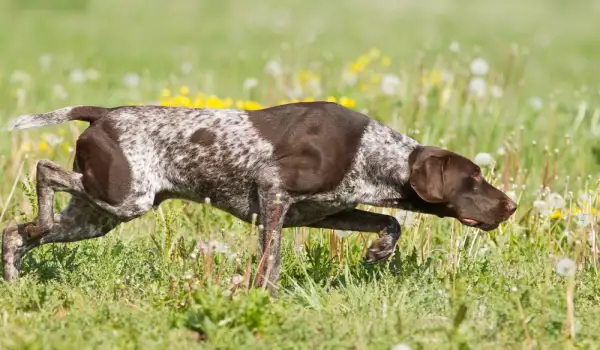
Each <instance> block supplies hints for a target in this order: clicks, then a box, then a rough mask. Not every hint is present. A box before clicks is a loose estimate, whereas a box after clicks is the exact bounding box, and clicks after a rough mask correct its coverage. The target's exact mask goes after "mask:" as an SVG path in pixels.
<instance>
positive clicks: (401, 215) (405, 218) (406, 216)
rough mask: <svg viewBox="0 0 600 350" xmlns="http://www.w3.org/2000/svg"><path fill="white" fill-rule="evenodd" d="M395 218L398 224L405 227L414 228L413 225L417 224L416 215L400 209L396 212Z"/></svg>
mask: <svg viewBox="0 0 600 350" xmlns="http://www.w3.org/2000/svg"><path fill="white" fill-rule="evenodd" d="M395 217H396V220H398V222H399V223H400V224H401V225H404V226H407V227H408V226H412V224H413V223H414V222H415V214H414V213H413V212H410V211H406V210H402V209H399V210H398V211H397V212H396V215H395Z"/></svg>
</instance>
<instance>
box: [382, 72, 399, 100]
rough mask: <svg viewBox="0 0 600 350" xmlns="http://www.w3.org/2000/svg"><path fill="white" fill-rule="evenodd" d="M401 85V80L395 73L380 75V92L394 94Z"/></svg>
mask: <svg viewBox="0 0 600 350" xmlns="http://www.w3.org/2000/svg"><path fill="white" fill-rule="evenodd" d="M401 85H402V81H401V80H400V78H399V77H398V76H397V75H393V74H385V75H384V76H382V77H381V92H383V93H384V94H386V95H388V96H392V95H396V94H397V93H398V92H399V91H400V86H401Z"/></svg>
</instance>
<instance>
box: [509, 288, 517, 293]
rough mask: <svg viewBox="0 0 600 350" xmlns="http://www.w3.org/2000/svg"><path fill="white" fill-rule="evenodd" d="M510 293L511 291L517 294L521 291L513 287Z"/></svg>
mask: <svg viewBox="0 0 600 350" xmlns="http://www.w3.org/2000/svg"><path fill="white" fill-rule="evenodd" d="M510 291H511V292H513V293H516V292H518V291H519V289H518V288H517V287H516V286H512V287H511V288H510Z"/></svg>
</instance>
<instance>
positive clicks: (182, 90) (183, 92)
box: [179, 85, 190, 96]
mask: <svg viewBox="0 0 600 350" xmlns="http://www.w3.org/2000/svg"><path fill="white" fill-rule="evenodd" d="M179 93H180V94H181V95H183V96H187V95H189V94H190V88H189V87H187V86H185V85H184V86H182V87H180V88H179Z"/></svg>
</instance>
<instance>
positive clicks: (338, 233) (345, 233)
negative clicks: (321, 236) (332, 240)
mask: <svg viewBox="0 0 600 350" xmlns="http://www.w3.org/2000/svg"><path fill="white" fill-rule="evenodd" d="M334 232H335V235H336V236H338V237H339V238H344V237H348V236H350V235H351V234H352V231H342V230H335V231H334Z"/></svg>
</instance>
